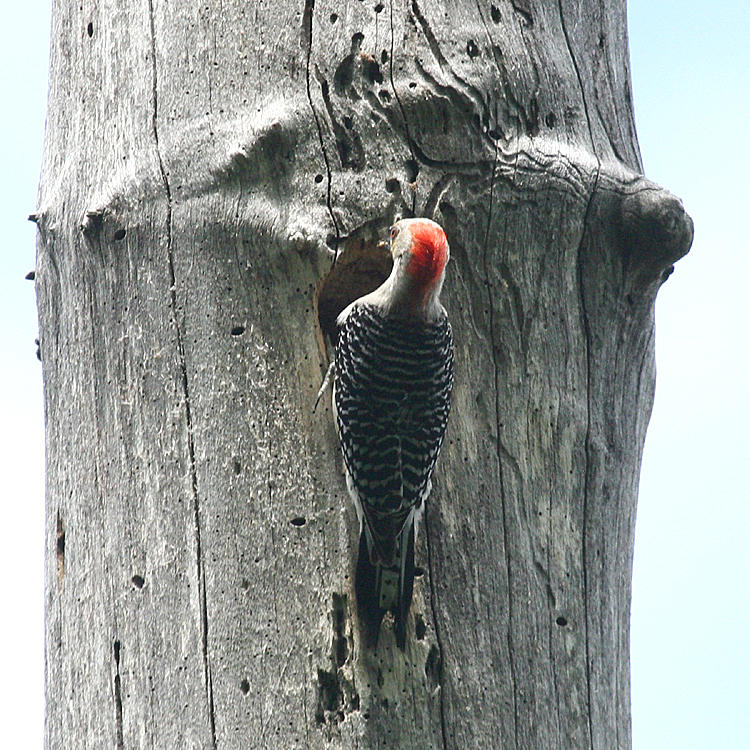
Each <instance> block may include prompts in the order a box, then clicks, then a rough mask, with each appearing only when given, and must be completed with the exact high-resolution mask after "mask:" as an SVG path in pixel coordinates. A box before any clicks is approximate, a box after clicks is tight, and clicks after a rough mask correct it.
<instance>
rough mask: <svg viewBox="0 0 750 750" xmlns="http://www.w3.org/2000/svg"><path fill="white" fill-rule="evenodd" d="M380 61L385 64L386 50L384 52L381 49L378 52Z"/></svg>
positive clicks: (386, 60) (386, 59)
mask: <svg viewBox="0 0 750 750" xmlns="http://www.w3.org/2000/svg"><path fill="white" fill-rule="evenodd" d="M380 62H381V63H382V64H383V65H385V64H386V63H387V62H388V53H387V52H386V51H385V50H383V51H382V52H381V53H380Z"/></svg>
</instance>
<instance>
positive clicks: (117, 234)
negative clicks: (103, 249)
mask: <svg viewBox="0 0 750 750" xmlns="http://www.w3.org/2000/svg"><path fill="white" fill-rule="evenodd" d="M114 238H115V239H116V240H117V241H118V242H119V241H120V240H124V239H125V230H124V229H118V230H117V231H116V232H115V234H114Z"/></svg>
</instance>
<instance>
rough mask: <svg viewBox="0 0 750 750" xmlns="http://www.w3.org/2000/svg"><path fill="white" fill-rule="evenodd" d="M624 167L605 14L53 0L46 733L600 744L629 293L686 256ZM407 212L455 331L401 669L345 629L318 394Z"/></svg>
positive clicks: (481, 6)
mask: <svg viewBox="0 0 750 750" xmlns="http://www.w3.org/2000/svg"><path fill="white" fill-rule="evenodd" d="M641 171H642V170H641V163H640V157H639V153H638V145H637V140H636V136H635V128H634V124H633V116H632V106H631V96H630V76H629V69H628V60H627V39H626V24H625V4H624V2H621V1H620V0H608V1H607V2H604V3H599V2H593V1H592V0H584V2H573V0H559V2H558V0H555V1H554V2H553V1H552V0H513V1H512V2H511V1H509V0H494V2H484V1H482V2H471V3H469V2H461V1H460V0H453V1H452V2H447V1H446V2H437V1H436V0H410V1H408V2H406V1H404V0H391V1H389V2H376V0H365V1H360V0H349V1H347V2H343V1H342V0H338V1H334V0H317V2H314V0H306V2H303V0H299V2H295V3H292V2H275V3H271V2H251V3H248V2H237V1H236V0H222V2H221V3H218V4H216V3H212V2H205V1H204V2H201V3H193V2H180V3H165V2H163V1H162V0H147V1H145V2H144V1H143V0H141V2H134V1H133V0H118V1H117V2H112V0H109V1H108V2H104V1H103V0H99V1H98V2H92V3H88V4H87V5H86V6H85V7H84V6H79V5H77V4H72V5H71V4H57V5H56V7H55V12H54V21H53V32H52V60H51V71H50V106H49V114H48V123H47V138H46V148H45V158H44V167H43V175H42V185H41V190H40V205H39V209H38V211H37V214H38V217H37V220H38V227H39V246H38V265H37V277H36V283H37V294H38V299H39V312H40V321H41V332H42V333H41V352H42V360H43V365H44V378H45V400H46V415H47V473H48V475H47V549H48V562H47V590H46V597H47V643H46V651H47V729H46V738H47V746H48V747H49V748H58V747H65V748H87V747H91V748H100V747H119V748H123V747H124V748H132V747H143V748H146V747H154V748H178V747H185V748H256V747H257V748H269V747H277V748H290V747H310V748H323V747H326V748H352V747H360V748H380V747H384V748H385V747H398V748H433V747H434V748H470V747H477V748H503V749H507V750H520V749H522V748H528V749H529V750H539V748H545V749H546V748H560V750H570V749H572V748H596V749H597V750H611V748H629V747H630V718H629V701H630V695H629V691H630V688H629V662H628V626H629V602H630V578H631V557H632V547H633V523H634V516H635V505H636V495H637V482H638V472H639V466H640V458H641V450H642V446H643V440H644V435H645V430H646V426H647V422H648V418H649V413H650V409H651V403H652V397H653V382H654V363H653V327H654V326H653V305H654V299H655V296H656V292H657V290H658V287H659V286H660V284H661V283H662V281H663V280H664V278H666V275H667V274H668V269H669V267H670V265H671V264H672V263H673V262H674V261H675V260H677V259H678V258H679V257H681V256H682V255H683V254H684V253H685V252H687V249H688V248H689V245H690V241H691V238H692V225H691V222H690V219H689V217H688V216H687V215H686V214H685V213H684V210H683V209H682V206H681V204H680V203H679V201H678V200H677V199H675V198H673V197H672V196H670V195H669V194H668V193H666V192H664V191H663V190H661V189H660V188H658V187H657V186H655V185H653V184H651V183H649V182H647V181H646V180H645V179H644V178H643V177H642V176H641ZM399 213H400V214H404V215H408V214H412V213H413V214H417V215H428V216H430V217H432V218H435V219H436V220H437V221H439V222H441V223H442V224H443V226H444V227H445V228H446V231H447V233H448V237H449V240H450V243H451V249H452V261H453V262H452V263H451V264H450V267H449V271H448V279H447V282H446V285H445V291H444V301H445V304H446V307H447V308H448V311H449V314H450V316H451V320H452V322H453V328H454V332H455V337H456V347H457V348H456V388H455V397H454V406H453V412H452V417H451V422H450V425H449V430H448V435H447V439H446V443H445V446H444V449H443V454H442V456H441V459H440V461H439V464H438V469H437V473H436V478H435V488H434V491H433V495H432V497H431V499H430V502H429V506H428V511H427V518H426V524H425V528H424V529H423V533H422V535H421V537H420V539H419V542H418V564H420V565H422V566H423V568H424V573H423V575H421V576H420V577H419V578H418V579H417V583H416V589H415V598H414V605H413V608H412V609H413V616H412V621H411V623H410V636H409V638H408V644H407V649H406V652H405V653H403V654H402V653H401V652H400V651H399V650H398V649H397V648H395V645H394V641H393V637H392V633H390V632H389V631H388V627H387V625H386V626H385V630H384V633H383V635H382V637H381V645H380V647H379V650H378V651H377V652H376V653H372V652H370V651H367V650H364V649H362V648H361V646H360V641H359V635H358V631H357V622H356V616H355V614H354V610H353V606H352V603H353V593H352V569H353V561H354V557H355V552H356V537H357V530H356V520H355V516H354V513H353V510H352V509H351V508H350V505H349V502H348V500H347V497H346V490H345V486H344V482H343V477H342V473H341V462H340V458H339V454H338V447H337V443H336V438H335V434H334V430H333V426H332V422H331V415H330V409H329V408H328V407H327V406H326V407H325V408H319V409H318V410H317V412H316V413H315V414H313V413H312V404H313V401H314V398H315V394H316V390H317V387H318V385H319V384H320V380H321V377H322V375H323V373H324V371H325V368H326V365H327V350H326V335H327V333H328V332H329V330H330V324H331V320H332V318H333V316H334V315H335V313H336V311H337V310H338V309H340V307H342V306H343V304H344V303H345V302H346V301H348V300H349V299H351V298H352V297H353V296H354V295H356V294H358V293H361V292H363V291H365V290H366V288H367V287H368V285H369V286H371V287H372V286H374V285H375V284H376V283H377V280H378V279H379V278H382V275H383V274H384V273H386V272H387V261H386V260H385V259H384V256H383V253H382V249H380V248H378V246H377V243H378V242H379V241H380V240H382V239H383V238H384V237H385V236H386V232H387V227H388V225H389V223H390V222H391V221H392V220H393V218H394V216H395V215H397V214H399ZM335 256H337V257H338V262H337V264H336V267H335V269H334V270H333V272H332V273H330V274H329V271H331V267H332V261H333V258H334V257H335ZM318 313H320V316H319V315H318Z"/></svg>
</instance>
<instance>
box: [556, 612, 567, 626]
mask: <svg viewBox="0 0 750 750" xmlns="http://www.w3.org/2000/svg"><path fill="white" fill-rule="evenodd" d="M555 622H556V623H557V624H558V625H559V626H560V627H561V628H564V627H565V626H566V625H567V624H568V621H567V620H566V619H565V618H564V617H563V616H562V615H560V617H558V618H557V619H556V620H555Z"/></svg>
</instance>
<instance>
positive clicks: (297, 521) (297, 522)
mask: <svg viewBox="0 0 750 750" xmlns="http://www.w3.org/2000/svg"><path fill="white" fill-rule="evenodd" d="M289 523H290V524H292V526H304V525H305V524H306V523H307V519H306V518H305V517H304V516H296V517H295V518H292V519H291V521H289Z"/></svg>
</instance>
